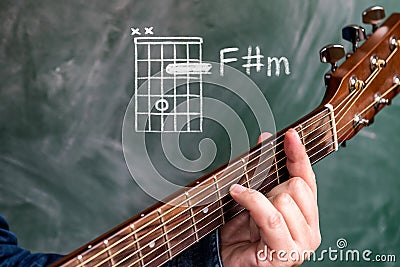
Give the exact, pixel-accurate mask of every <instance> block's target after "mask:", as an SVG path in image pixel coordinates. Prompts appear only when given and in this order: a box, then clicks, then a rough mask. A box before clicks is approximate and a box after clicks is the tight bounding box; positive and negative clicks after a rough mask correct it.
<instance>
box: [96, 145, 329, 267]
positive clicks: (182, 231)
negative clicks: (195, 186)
mask: <svg viewBox="0 0 400 267" xmlns="http://www.w3.org/2000/svg"><path fill="white" fill-rule="evenodd" d="M332 144H333V142H331V143H329V144H328V145H327V146H325V147H324V148H322V149H320V150H319V151H317V152H315V153H314V154H313V155H311V156H310V157H313V156H314V155H316V154H318V153H319V152H320V151H322V150H324V149H325V148H327V147H329V146H331V145H332ZM283 159H286V156H285V157H284V158H283ZM283 159H282V160H283ZM285 167H286V166H285V165H284V166H281V167H280V168H279V169H277V171H274V172H273V173H271V174H268V176H267V178H268V177H269V176H271V175H273V174H275V173H277V174H278V177H277V178H274V179H272V180H271V181H270V182H268V183H267V184H266V185H265V186H263V187H262V188H259V189H257V190H263V189H265V188H266V187H268V186H269V185H271V184H272V183H274V182H276V181H279V178H281V177H283V176H284V175H279V172H278V171H280V170H281V169H283V168H285ZM261 174H262V173H258V174H257V175H255V176H259V175H261ZM253 179H255V177H254V178H252V180H253ZM264 181H265V180H261V181H258V182H257V184H259V183H260V182H261V183H262V182H264ZM242 185H244V183H243V184H242ZM228 195H229V193H228V194H225V195H224V196H223V197H221V199H222V198H224V197H226V196H228ZM203 200H204V199H203ZM218 201H219V200H217V201H215V202H213V203H210V204H208V205H207V207H211V206H212V205H214V204H215V203H217V202H218ZM232 202H233V199H230V200H229V201H227V202H225V203H224V204H223V205H221V206H219V207H218V209H215V210H213V211H212V212H210V213H207V215H206V216H204V217H203V218H201V219H200V220H198V221H196V224H198V223H199V222H201V221H203V220H204V219H206V218H208V217H211V218H213V217H212V216H211V215H213V214H214V213H216V212H221V211H222V208H223V207H224V206H226V205H228V204H230V203H232ZM234 203H236V202H234ZM236 205H237V206H236V207H238V206H239V205H238V204H237V203H236ZM230 209H232V208H230ZM200 213H201V211H199V212H197V213H196V214H194V215H191V216H189V217H188V218H187V219H185V220H184V221H182V222H181V223H180V224H179V225H182V223H185V222H189V221H191V220H192V219H193V218H194V217H195V216H196V215H198V214H200ZM222 216H224V213H223V214H221V215H217V216H216V217H214V219H213V220H212V221H211V222H209V223H207V224H206V225H204V226H203V227H201V228H200V229H197V227H194V226H193V225H191V226H189V227H187V228H185V229H183V230H181V231H180V232H179V233H177V234H176V235H175V236H174V237H172V238H169V239H170V240H173V239H175V238H177V237H178V236H180V235H181V234H183V233H184V232H186V231H188V230H190V229H193V227H194V228H195V229H196V230H194V232H193V233H192V234H190V235H189V237H187V238H186V239H188V238H190V237H192V236H193V235H196V234H197V233H199V232H200V231H201V230H202V229H203V228H204V227H206V226H208V225H209V224H211V223H212V222H214V221H215V220H216V219H219V218H221V217H222ZM234 216H236V215H234ZM176 229H178V227H177V226H174V228H172V229H169V230H168V231H167V232H165V233H162V234H161V236H158V237H156V238H155V239H153V240H152V241H157V240H160V239H165V240H167V239H168V236H167V234H168V233H169V232H171V231H173V230H176ZM183 241H184V240H182V241H181V242H179V243H178V244H176V245H174V246H173V247H170V248H168V249H167V251H164V252H163V253H166V252H168V250H169V251H171V250H172V249H173V248H175V247H176V246H177V245H179V244H180V243H182V242H183ZM169 242H170V241H165V242H163V243H161V244H158V245H157V247H154V248H153V251H150V252H148V253H147V254H145V255H142V256H141V257H140V258H139V259H137V260H136V261H135V262H134V263H132V264H136V263H138V262H139V261H141V260H143V259H144V258H146V257H148V256H150V254H152V253H154V250H156V249H159V248H162V247H163V246H165V245H167V244H169ZM132 245H133V244H132V243H131V244H129V245H128V246H126V247H125V248H129V247H130V246H132ZM146 247H147V246H146ZM125 248H124V249H122V250H121V251H123V250H125ZM143 248H145V247H141V248H140V249H139V250H142V249H143ZM118 252H120V251H118ZM138 252H139V251H135V252H134V253H132V254H130V255H128V256H126V257H125V258H124V259H122V260H121V261H119V262H118V263H116V264H115V265H113V266H119V265H120V264H121V263H122V262H124V261H126V260H127V259H129V258H131V257H133V256H134V255H135V254H137V253H138ZM114 255H115V254H114ZM111 258H112V257H108V258H107V259H105V260H106V261H107V260H110V259H111ZM157 258H158V257H156V258H155V259H157ZM155 259H153V260H155ZM153 260H152V261H153ZM103 263H104V262H101V263H100V265H101V264H103ZM96 266H99V265H96ZM96 266H95V267H96ZM128 266H132V265H128ZM144 266H146V264H145V265H144Z"/></svg>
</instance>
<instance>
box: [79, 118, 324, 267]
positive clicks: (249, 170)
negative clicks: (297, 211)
mask: <svg viewBox="0 0 400 267" xmlns="http://www.w3.org/2000/svg"><path fill="white" fill-rule="evenodd" d="M325 117H326V116H324V117H323V118H325ZM318 122H319V121H318ZM328 123H331V121H327V122H325V123H324V124H322V125H320V126H318V127H316V128H315V129H314V130H313V131H312V132H310V133H309V134H306V135H304V138H306V137H307V136H309V135H311V134H313V133H314V132H316V130H318V129H320V128H321V127H323V126H325V125H326V124H328ZM313 124H315V123H313ZM311 126H312V125H310V127H311ZM307 128H308V127H305V128H303V129H307ZM331 129H332V128H329V130H331ZM322 134H324V133H321V134H319V135H317V136H316V137H315V138H314V139H316V138H318V137H319V136H321V135H322ZM314 139H312V140H311V141H310V143H311V142H312V141H314ZM281 143H283V142H280V144H281ZM307 144H308V143H306V145H307ZM275 147H276V146H275ZM314 148H315V146H314V147H312V148H311V149H314ZM311 149H310V150H311ZM267 152H268V151H267ZM281 152H283V150H281V151H280V152H277V153H276V154H275V155H271V156H270V157H269V158H267V159H266V160H264V161H263V162H261V164H262V163H265V162H267V161H268V160H269V159H271V158H272V157H274V156H276V155H277V154H279V153H281ZM262 154H265V152H264V153H262ZM262 154H261V155H258V156H257V157H256V158H254V159H252V160H251V161H249V162H252V161H254V160H256V159H259V158H260V157H261V156H262ZM280 161H282V159H281V160H279V161H277V162H276V163H275V164H277V163H279V162H280ZM249 162H248V163H249ZM248 163H247V164H248ZM247 164H246V165H247ZM261 164H258V165H256V166H254V167H252V168H250V169H247V171H246V172H245V173H243V174H247V173H249V172H251V171H253V170H254V169H255V168H257V167H258V166H260V165H261ZM241 168H243V166H242V167H240V168H237V169H236V170H234V171H232V172H231V173H229V174H232V173H234V172H235V171H237V170H239V169H241ZM243 174H241V175H243ZM225 178H228V176H226V177H221V179H220V180H218V182H221V181H222V180H224V179H225ZM214 185H215V183H212V184H210V185H209V186H208V188H210V187H212V186H214ZM227 185H228V184H226V185H224V186H223V188H225V187H226V186H227ZM221 189H222V188H221ZM203 191H204V190H203ZM199 193H200V192H199ZM197 195H198V194H197ZM194 196H196V195H194ZM194 196H193V197H194ZM203 200H205V199H202V200H200V201H198V202H197V203H196V204H198V203H199V202H202V201H203ZM184 202H187V201H186V200H185V201H184ZM171 210H172V209H171ZM171 210H169V211H171ZM187 210H188V209H186V210H183V211H181V212H180V213H179V214H176V215H175V216H174V217H172V218H170V219H168V221H166V222H169V221H172V220H173V219H175V218H176V217H178V216H179V215H180V214H182V213H184V212H187ZM165 214H167V213H165ZM165 214H163V216H165ZM157 219H159V217H158V218H155V219H153V221H152V222H154V221H156V220H157ZM166 222H164V224H165V223H166ZM150 223H151V222H149V223H147V225H148V224H150ZM141 227H143V226H141ZM161 227H162V225H161V226H159V227H157V228H156V229H153V230H158V229H159V228H161ZM171 230H173V229H171ZM132 234H133V233H130V235H132ZM149 234H151V232H149V233H147V234H146V235H144V236H141V238H140V239H139V240H136V241H137V242H138V241H140V240H141V239H143V238H145V237H146V236H147V235H149ZM129 237H130V236H127V237H126V238H129ZM126 238H125V239H126ZM122 241H123V240H121V242H122ZM117 244H118V243H113V245H111V246H108V247H107V249H110V248H112V247H113V246H115V245H117ZM93 256H96V255H93ZM88 260H89V259H87V260H86V261H85V263H86V262H87V261H88Z"/></svg>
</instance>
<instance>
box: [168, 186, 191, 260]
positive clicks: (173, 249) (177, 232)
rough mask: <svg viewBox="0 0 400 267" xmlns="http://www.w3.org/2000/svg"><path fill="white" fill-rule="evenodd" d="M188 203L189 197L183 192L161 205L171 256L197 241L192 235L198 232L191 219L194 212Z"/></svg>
mask: <svg viewBox="0 0 400 267" xmlns="http://www.w3.org/2000/svg"><path fill="white" fill-rule="evenodd" d="M184 203H185V204H184ZM186 203H188V202H187V197H186V195H185V194H182V195H180V196H178V197H176V198H175V199H173V200H172V201H170V202H168V203H167V204H165V205H163V206H162V207H160V212H161V214H163V215H162V217H163V222H164V223H163V225H164V226H163V227H164V229H165V233H166V234H165V236H166V239H167V240H168V247H169V250H170V256H171V257H174V256H175V255H177V254H178V253H179V252H181V251H182V250H183V249H185V248H187V246H189V244H191V243H192V242H196V238H195V237H193V236H192V235H193V234H194V233H195V232H196V231H195V227H194V224H193V221H192V219H191V218H192V214H191V213H190V211H189V210H190V208H189V205H188V204H186ZM182 240H183V241H182Z"/></svg>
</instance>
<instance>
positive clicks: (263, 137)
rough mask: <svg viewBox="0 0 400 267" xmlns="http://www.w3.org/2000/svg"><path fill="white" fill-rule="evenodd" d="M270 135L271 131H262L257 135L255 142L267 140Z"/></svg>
mask: <svg viewBox="0 0 400 267" xmlns="http://www.w3.org/2000/svg"><path fill="white" fill-rule="evenodd" d="M271 136H272V133H268V132H264V133H261V134H260V136H259V137H258V141H257V144H259V143H262V142H263V141H265V140H267V139H268V138H270V137H271Z"/></svg>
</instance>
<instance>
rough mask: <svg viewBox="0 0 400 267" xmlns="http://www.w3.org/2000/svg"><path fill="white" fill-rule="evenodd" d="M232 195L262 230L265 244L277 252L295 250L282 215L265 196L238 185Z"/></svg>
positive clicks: (261, 235)
mask: <svg viewBox="0 0 400 267" xmlns="http://www.w3.org/2000/svg"><path fill="white" fill-rule="evenodd" d="M230 194H231V196H232V197H233V199H235V201H236V202H238V203H239V204H240V205H242V206H243V207H244V208H246V209H247V210H248V211H249V212H250V216H251V217H252V218H253V220H254V222H255V223H256V225H257V226H258V227H259V229H260V237H261V239H262V240H263V242H264V244H267V245H268V246H269V247H270V248H273V249H276V250H278V249H288V248H295V243H294V241H293V239H292V237H291V235H290V232H289V229H288V228H287V226H286V223H285V221H284V218H283V216H282V214H281V213H280V212H279V211H278V210H277V209H276V208H275V207H274V206H273V205H272V203H271V202H270V201H269V200H268V199H267V198H266V197H265V196H264V195H262V194H261V193H260V192H258V191H255V190H249V189H247V188H246V187H243V186H241V185H238V184H234V185H232V186H231V188H230ZM267 241H268V242H267Z"/></svg>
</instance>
